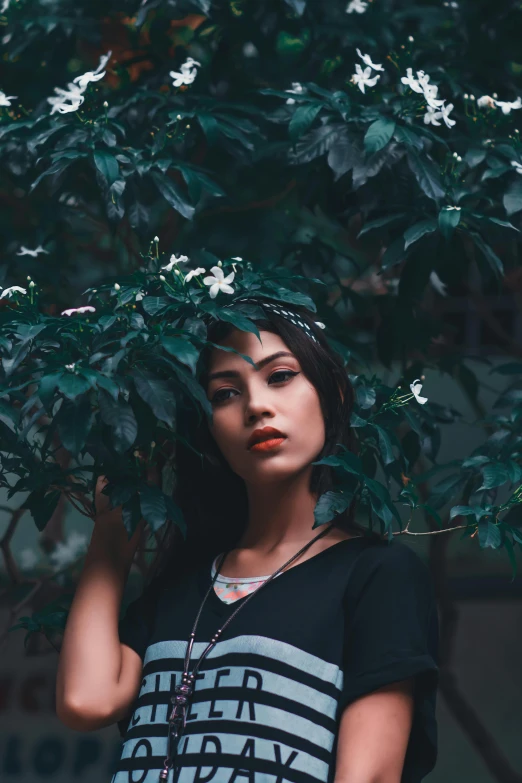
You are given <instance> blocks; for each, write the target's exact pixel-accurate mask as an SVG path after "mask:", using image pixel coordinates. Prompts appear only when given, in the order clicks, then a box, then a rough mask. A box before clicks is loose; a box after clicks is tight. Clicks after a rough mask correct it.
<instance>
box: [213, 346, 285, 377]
mask: <svg viewBox="0 0 522 783" xmlns="http://www.w3.org/2000/svg"><path fill="white" fill-rule="evenodd" d="M281 356H290V357H291V358H292V359H295V356H294V354H293V353H290V352H289V351H277V353H272V354H270V356H265V358H264V359H260V360H259V361H258V362H257V364H256V365H255V369H256V371H258V370H262V369H263V367H264V366H265V364H268V363H269V362H273V361H274V359H279V358H280V357H281ZM238 375H239V373H238V371H237V370H220V371H219V372H211V373H210V374H209V375H208V376H207V382H210V381H211V380H213V379H214V378H237V377H238Z"/></svg>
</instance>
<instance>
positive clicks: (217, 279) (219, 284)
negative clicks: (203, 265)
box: [203, 266, 235, 299]
mask: <svg viewBox="0 0 522 783" xmlns="http://www.w3.org/2000/svg"><path fill="white" fill-rule="evenodd" d="M210 271H211V272H212V273H213V276H212V275H209V276H208V277H204V278H203V282H204V283H205V285H209V286H210V290H209V294H210V298H211V299H215V298H216V296H217V295H218V293H219V291H223V293H225V294H233V293H234V289H233V288H232V286H231V285H228V283H231V282H232V280H233V279H234V275H235V272H231V273H230V274H229V275H227V276H226V277H224V272H223V270H222V269H221V267H219V266H213V267H212V268H211V270H210Z"/></svg>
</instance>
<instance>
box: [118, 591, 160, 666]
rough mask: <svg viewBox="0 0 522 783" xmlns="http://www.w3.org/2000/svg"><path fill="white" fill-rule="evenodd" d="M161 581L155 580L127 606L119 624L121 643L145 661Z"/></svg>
mask: <svg viewBox="0 0 522 783" xmlns="http://www.w3.org/2000/svg"><path fill="white" fill-rule="evenodd" d="M160 587H161V585H160V581H159V580H158V579H153V580H152V581H151V582H150V583H149V584H148V585H146V586H145V588H144V589H143V591H142V593H141V595H139V596H138V598H135V599H134V600H133V601H131V602H130V603H128V604H127V606H126V608H125V609H124V610H123V611H122V616H121V617H120V620H119V623H118V635H119V637H120V642H121V643H122V644H126V645H128V646H129V647H131V648H132V649H133V650H135V651H136V652H137V653H138V655H139V656H140V658H141V659H142V660H143V659H144V657H145V651H146V649H147V647H148V644H149V640H150V637H151V636H152V631H153V628H154V619H155V615H156V605H157V601H158V593H159V590H160Z"/></svg>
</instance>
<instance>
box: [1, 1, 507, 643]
mask: <svg viewBox="0 0 522 783" xmlns="http://www.w3.org/2000/svg"><path fill="white" fill-rule="evenodd" d="M461 6H462V7H461ZM485 9H486V5H485V3H481V2H474V3H473V4H469V5H465V6H464V4H457V3H452V2H447V3H440V2H438V1H437V2H431V1H430V0H425V1H424V2H417V3H414V4H412V3H411V2H399V1H398V0H374V2H372V3H370V2H366V1H365V0H351V2H348V3H346V2H342V3H338V2H329V3H324V2H311V1H310V0H309V1H308V2H306V0H286V2H275V3H274V2H272V1H271V0H260V2H257V3H246V2H242V1H241V0H232V2H216V3H211V2H210V1H209V0H192V1H191V2H190V1H189V0H187V1H186V2H176V3H169V2H162V1H161V0H149V2H145V3H142V2H124V1H123V0H122V2H120V3H112V4H111V6H110V8H109V9H107V6H106V4H102V3H97V2H92V0H90V2H89V3H81V2H80V3H78V2H75V3H72V2H67V1H66V0H55V2H51V3H49V2H45V3H43V2H42V3H38V2H31V3H28V2H24V0H20V1H19V2H16V3H15V2H13V1H12V0H11V2H9V0H6V1H5V2H4V3H3V8H2V12H3V14H4V16H5V30H6V33H5V35H4V37H3V43H4V46H5V51H6V55H5V57H4V60H5V61H6V62H7V64H8V68H7V70H6V77H5V83H4V85H3V86H4V87H5V90H6V92H4V93H2V94H1V96H0V97H1V98H2V100H1V101H0V106H1V107H2V108H0V111H1V112H2V114H1V117H0V145H1V153H2V161H3V167H2V181H3V191H4V194H5V195H4V197H3V198H4V208H3V210H2V215H3V235H4V236H5V237H6V243H5V251H4V262H3V266H2V273H1V274H2V277H3V283H6V284H7V285H6V286H5V287H4V288H3V290H2V293H1V295H0V305H1V309H0V350H1V354H2V365H1V371H0V432H1V439H2V448H1V455H0V459H1V470H0V486H2V487H4V488H6V489H7V490H8V496H9V497H12V496H13V495H14V494H16V493H19V492H29V496H28V498H27V499H26V501H25V503H24V508H25V509H28V510H29V512H30V514H31V515H32V517H33V520H34V522H35V523H36V525H37V527H38V529H39V530H43V529H45V527H46V525H47V523H48V521H49V519H50V518H51V516H52V515H53V513H54V511H55V509H56V508H57V504H58V503H59V501H60V498H61V497H62V496H66V497H67V498H68V499H69V501H70V502H71V503H73V505H75V506H76V508H77V509H78V510H79V511H81V513H84V514H86V515H87V516H92V515H93V513H94V509H93V504H92V501H91V500H90V499H89V498H90V494H91V493H92V491H93V488H94V486H95V484H96V479H97V476H98V475H100V474H101V473H102V472H103V471H102V468H104V469H106V468H107V467H108V466H111V470H112V479H113V480H112V482H111V492H110V494H111V501H112V502H113V503H114V504H116V505H123V510H124V520H125V524H126V527H127V530H128V532H129V534H131V533H132V531H133V530H134V529H135V527H136V524H137V523H138V520H139V519H140V517H141V516H143V517H144V518H145V519H146V520H147V522H148V523H149V526H150V529H151V530H152V531H158V530H159V529H160V528H161V527H162V526H163V525H164V524H165V523H167V522H168V521H170V522H172V523H174V524H176V525H178V526H179V527H180V528H183V525H184V520H183V518H182V515H181V514H180V510H179V508H177V507H176V505H175V503H174V502H173V500H172V498H171V496H170V495H169V493H168V492H165V491H163V489H162V488H161V487H151V486H149V485H148V484H147V482H146V480H144V479H143V476H142V470H141V469H140V463H139V460H138V458H137V454H139V453H140V451H142V450H143V449H146V450H148V449H150V448H152V449H153V450H154V448H156V446H157V448H158V449H159V450H161V448H162V447H163V446H164V445H165V444H166V443H168V442H169V441H170V442H172V441H173V440H175V437H176V434H175V404H174V402H173V401H174V400H175V399H176V397H178V396H181V397H183V398H187V397H188V398H189V399H190V400H191V401H192V403H193V404H194V405H195V406H197V407H198V408H199V409H200V410H201V411H202V412H203V413H206V414H209V410H208V408H209V406H208V402H207V400H206V397H205V395H204V393H203V390H202V387H201V386H200V385H199V383H198V378H197V373H196V366H197V360H198V356H199V353H200V350H201V349H202V347H203V346H204V345H205V344H206V332H205V321H204V318H203V316H211V317H214V318H217V319H222V318H225V317H229V318H230V319H231V320H232V321H233V319H234V317H235V318H236V321H235V323H236V325H237V326H238V328H244V329H249V330H254V329H255V327H254V326H253V324H252V322H251V321H250V320H249V319H248V308H247V309H246V310H245V314H244V315H243V316H242V317H240V316H232V315H229V316H225V315H224V312H225V311H224V310H223V309H222V308H221V307H220V304H221V303H222V299H223V298H226V296H227V294H226V293H222V292H220V293H219V294H218V295H217V297H215V298H212V297H211V296H210V295H209V291H210V287H209V285H208V284H206V283H204V282H203V274H205V275H206V276H209V275H210V274H217V275H219V274H221V272H224V273H226V274H227V275H229V274H231V275H232V276H233V278H235V279H234V290H235V292H236V293H238V292H240V293H248V292H249V291H253V290H255V291H256V293H258V294H259V293H261V294H263V295H265V296H268V297H272V298H273V299H274V300H275V301H284V302H294V303H296V304H301V305H304V306H308V307H309V308H310V310H311V312H314V313H316V314H317V316H318V318H320V320H321V322H324V323H325V324H326V326H327V334H328V337H329V339H330V340H331V341H332V344H333V345H334V346H335V347H336V348H337V349H338V350H339V351H340V352H341V353H342V355H343V356H344V357H345V361H346V365H347V368H348V369H349V372H350V376H351V379H352V381H353V383H354V386H355V389H356V394H357V410H356V412H355V413H354V416H353V421H352V426H353V427H354V428H355V429H356V430H357V434H358V436H359V440H360V443H361V457H360V459H358V458H355V457H354V456H353V455H351V454H349V453H340V454H339V455H338V456H336V457H335V458H334V457H332V458H328V459H330V460H331V461H330V463H329V464H331V465H332V467H334V468H335V470H336V471H337V473H338V478H339V492H338V493H337V494H335V493H334V494H332V495H329V496H328V497H322V498H321V499H320V501H319V503H318V507H317V509H316V516H317V519H318V521H320V522H324V521H327V520H328V519H331V518H332V517H333V516H334V515H335V514H336V513H338V512H339V511H340V510H342V508H343V504H345V503H346V502H347V498H348V497H352V496H353V495H354V493H358V495H359V501H360V504H361V508H363V509H366V510H367V515H368V520H369V524H379V525H380V526H381V529H382V530H383V531H384V532H387V533H388V535H389V536H390V537H391V536H392V535H396V534H400V535H408V534H417V535H419V534H421V533H418V531H415V530H414V529H413V528H414V524H412V522H411V518H412V515H413V512H415V511H421V512H423V513H424V514H425V515H426V518H427V519H428V522H429V524H430V526H431V530H430V531H429V533H428V534H431V535H435V534H438V533H445V534H446V535H447V534H448V532H449V531H455V530H459V531H461V535H463V536H473V537H476V539H477V542H478V544H479V546H480V547H483V548H484V547H492V548H504V549H505V551H506V553H507V556H508V557H509V558H510V560H511V563H512V566H513V570H514V571H515V569H516V559H515V550H516V547H517V545H518V547H520V546H521V545H522V533H521V530H520V526H519V524H517V523H516V521H515V520H514V517H513V514H512V513H511V512H512V511H513V510H516V508H517V506H518V504H519V503H520V502H521V492H522V489H521V478H522V460H521V455H520V422H521V420H522V419H521V415H520V413H521V410H522V408H521V401H522V387H521V371H522V360H521V358H520V350H519V349H518V351H517V349H516V347H513V346H511V345H506V346H505V351H504V352H505V353H506V354H507V355H508V358H509V361H506V362H505V363H503V364H500V366H492V369H491V371H492V372H497V373H501V374H502V375H504V376H505V377H506V389H505V391H504V392H503V394H502V395H501V396H500V398H499V399H498V400H497V402H496V404H495V413H493V414H492V415H488V416H484V417H483V420H482V421H479V422H477V426H481V427H483V428H484V429H485V431H486V432H487V438H486V440H485V442H484V443H483V444H482V445H481V446H480V447H479V448H478V449H476V450H475V451H474V452H473V453H472V454H470V455H469V457H468V458H467V459H465V460H464V461H460V460H459V461H457V460H455V461H454V463H452V464H440V463H439V462H438V461H437V455H438V449H439V444H440V436H441V430H442V429H443V428H444V425H446V427H448V428H450V427H451V425H452V423H454V422H455V421H456V420H457V419H458V417H459V416H460V414H459V411H457V410H456V409H454V408H448V407H445V406H442V405H439V404H438V403H437V402H436V401H434V400H431V399H430V400H428V402H422V401H421V400H419V394H420V390H421V386H422V383H421V381H422V380H423V371H424V369H425V368H426V367H430V368H438V369H439V370H440V372H443V373H449V374H451V375H452V376H454V377H458V378H459V379H460V381H461V383H462V385H463V387H464V389H465V391H466V393H467V394H468V395H469V398H470V399H472V400H473V401H474V402H476V401H477V395H478V392H479V387H480V384H479V381H478V379H477V378H476V376H475V375H474V373H473V371H472V369H471V368H470V367H469V364H468V363H467V357H466V356H465V355H463V354H462V352H460V351H459V350H455V347H454V346H452V344H451V339H450V338H451V329H450V328H449V327H448V325H447V324H445V323H443V322H442V321H441V319H440V318H439V317H437V315H436V313H435V310H434V308H433V299H434V297H444V296H447V295H448V293H451V292H452V291H455V290H457V289H458V288H459V286H460V287H462V286H463V285H466V281H467V280H468V274H469V271H470V270H475V271H476V272H477V273H478V275H479V277H480V281H481V286H482V290H481V291H480V292H479V293H481V295H483V296H486V295H487V294H488V293H489V292H490V291H492V290H494V291H497V292H499V291H501V290H507V286H508V282H511V281H513V280H514V279H515V273H518V269H519V258H520V216H521V213H522V145H521V143H520V134H519V131H518V130H517V128H516V127H515V125H516V123H517V122H518V120H517V117H519V116H520V117H522V114H521V115H518V114H517V111H518V110H520V109H521V108H522V99H521V97H520V95H519V94H518V93H519V92H520V79H521V77H520V64H519V63H517V60H516V58H517V56H518V37H517V34H516V31H517V24H516V23H517V21H520V10H519V8H517V7H516V4H513V3H508V2H506V3H500V4H497V5H496V6H495V8H491V6H490V5H489V4H488V6H487V14H486V13H485ZM486 18H487V24H486V23H485V19H486ZM53 93H54V95H53ZM497 93H498V94H497ZM11 94H12V95H11ZM475 96H476V97H475ZM154 235H157V236H156V237H155V238H154V239H153V240H152V241H151V240H150V237H151V236H154ZM163 248H166V249H167V250H166V251H163ZM160 249H161V252H160ZM180 254H182V255H181V256H180ZM169 258H170V261H169V260H168V259H169ZM243 258H245V259H248V260H247V261H244V260H243ZM189 267H190V268H191V269H192V270H193V274H191V275H190V279H189V280H188V282H186V281H185V272H186V270H187V269H188V268H189ZM216 270H219V271H216ZM507 281H508V282H507ZM189 283H190V285H189ZM314 303H315V304H314ZM73 304H76V305H77V306H78V307H79V308H80V309H79V310H78V309H77V308H74V307H72V305H73ZM82 308H83V311H82ZM69 311H70V312H69ZM64 312H65V313H68V312H69V314H65V315H64V314H63V313H64ZM361 318H370V319H372V323H375V332H374V333H373V332H372V330H367V332H366V334H365V335H364V337H365V339H361V333H360V331H358V330H356V329H352V328H347V327H349V326H350V324H354V323H356V322H357V319H361ZM233 322H234V321H233ZM368 334H370V335H371V336H372V339H371V340H368V339H366V338H367V337H368ZM373 359H377V360H378V362H380V364H381V366H382V367H383V368H389V367H390V366H391V363H392V361H397V360H399V362H400V363H401V367H402V380H401V383H400V384H399V386H397V387H394V388H391V387H389V386H387V385H386V384H385V383H384V382H383V381H382V380H381V379H380V377H378V376H377V375H375V374H370V372H369V362H370V360H373ZM483 361H485V362H488V361H489V360H488V359H486V358H484V359H483ZM489 363H490V365H491V362H489ZM410 402H411V404H410ZM497 409H501V410H502V412H500V411H497ZM108 435H110V437H108ZM151 441H152V442H153V443H154V444H155V446H154V447H151V446H150V442H151ZM58 450H60V454H62V455H63V453H64V450H65V452H66V454H67V459H66V460H65V461H64V460H63V459H58V456H57V452H58ZM148 453H149V452H148ZM149 456H150V453H149ZM71 465H72V467H71ZM448 470H449V471H450V472H449V475H448ZM379 471H380V472H381V473H382V475H383V476H384V480H379V479H378V478H376V476H377V473H378V472H379ZM105 472H106V471H105ZM441 473H442V474H444V475H443V478H441V476H440V474H441ZM13 476H14V477H15V481H14V483H13ZM428 481H430V482H432V485H431V486H430V489H429V493H426V492H425V491H424V487H425V485H426V482H428ZM140 482H141V483H140ZM421 490H422V492H421ZM343 493H344V496H343ZM502 494H503V495H504V496H505V497H504V500H502V499H501V495H502ZM399 504H404V505H406V506H407V507H408V508H409V510H410V519H408V520H407V521H406V524H404V520H403V519H402V517H401V514H399V511H398V505H399ZM448 506H449V508H448V511H447V512H445V514H444V518H443V516H441V514H442V510H443V509H445V508H446V507H448ZM344 507H345V506H344ZM18 518H19V517H17V520H18ZM457 523H458V524H457ZM10 573H11V575H12V576H13V577H15V576H16V571H15V569H14V564H13V563H12V562H10ZM27 627H29V626H27ZM38 627H39V628H45V623H43V624H42V625H40V626H38Z"/></svg>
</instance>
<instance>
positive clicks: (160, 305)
mask: <svg viewBox="0 0 522 783" xmlns="http://www.w3.org/2000/svg"><path fill="white" fill-rule="evenodd" d="M169 304H170V300H169V299H168V298H167V297H166V296H144V297H143V299H142V300H141V306H142V307H143V309H144V310H145V312H146V313H148V315H158V313H161V311H162V310H165V308H166V307H168V306H169Z"/></svg>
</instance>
